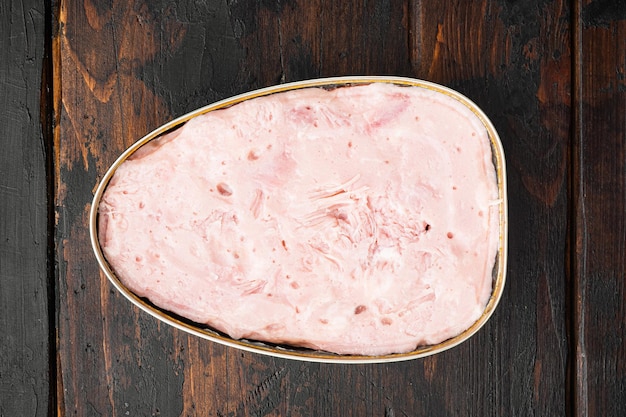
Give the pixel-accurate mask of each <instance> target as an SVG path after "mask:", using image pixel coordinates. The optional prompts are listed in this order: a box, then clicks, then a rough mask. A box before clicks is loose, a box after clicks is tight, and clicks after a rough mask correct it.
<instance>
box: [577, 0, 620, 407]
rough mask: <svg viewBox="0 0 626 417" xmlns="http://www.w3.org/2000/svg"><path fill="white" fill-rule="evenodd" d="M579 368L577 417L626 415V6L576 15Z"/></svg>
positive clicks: (608, 4) (607, 5) (608, 5)
mask: <svg viewBox="0 0 626 417" xmlns="http://www.w3.org/2000/svg"><path fill="white" fill-rule="evenodd" d="M576 15H577V22H578V23H577V26H576V43H575V47H576V50H577V59H576V73H577V80H576V85H575V88H576V91H575V97H576V102H577V107H576V109H575V110H576V112H575V113H576V135H575V137H574V142H573V143H574V150H575V152H574V155H573V156H574V160H573V166H574V168H575V171H574V172H575V176H574V181H573V184H572V185H573V191H574V192H573V207H574V209H575V212H574V215H575V216H576V222H575V224H574V226H575V228H574V230H573V232H574V236H573V242H575V244H574V245H573V246H572V248H573V253H572V257H573V261H574V262H573V265H574V268H573V274H572V279H573V284H574V286H573V290H574V294H573V311H572V320H573V323H574V328H573V330H574V334H573V340H575V345H574V346H575V350H574V352H573V358H572V359H573V362H574V365H573V369H574V370H575V373H576V376H577V377H576V381H575V390H574V410H575V415H577V416H587V415H590V416H594V415H595V416H623V415H625V414H626V342H625V337H626V326H625V323H626V288H625V283H626V3H624V2H619V1H594V2H589V1H581V2H578V3H577V8H576Z"/></svg>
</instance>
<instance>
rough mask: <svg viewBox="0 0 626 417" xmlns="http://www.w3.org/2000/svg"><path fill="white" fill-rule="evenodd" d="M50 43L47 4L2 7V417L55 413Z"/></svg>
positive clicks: (35, 1) (19, 3) (6, 4)
mask: <svg viewBox="0 0 626 417" xmlns="http://www.w3.org/2000/svg"><path fill="white" fill-rule="evenodd" d="M45 37H46V10H45V7H44V4H43V2H41V1H38V0H30V1H29V0H27V1H17V0H9V1H3V2H2V4H1V5H0V42H2V47H0V416H46V415H49V411H50V410H51V408H50V409H49V407H54V404H53V403H52V402H51V401H50V399H49V395H48V393H49V387H50V385H49V384H50V380H49V376H50V368H49V363H50V362H49V359H50V357H49V353H50V349H49V348H50V346H51V344H50V341H51V338H50V333H49V325H51V323H53V319H52V318H53V317H54V311H49V308H54V305H55V304H54V301H51V300H54V294H53V293H52V292H50V293H49V287H48V283H49V282H50V283H51V282H52V281H53V280H54V276H53V275H52V274H49V273H48V271H49V269H48V266H49V265H48V246H49V244H50V243H52V242H51V240H49V238H48V236H49V233H48V231H49V223H48V213H49V211H50V210H49V207H48V199H47V191H48V181H47V179H46V178H47V177H46V171H47V167H48V163H47V161H46V158H47V155H48V154H49V152H48V150H47V148H48V144H47V142H46V140H45V139H46V136H45V135H44V129H42V128H41V124H40V123H41V119H42V114H41V112H40V104H41V91H42V90H41V87H42V68H43V61H44V51H45V48H44V43H45ZM49 278H50V279H49ZM52 326H54V324H52ZM52 346H54V340H53V339H52ZM52 354H53V355H54V353H52Z"/></svg>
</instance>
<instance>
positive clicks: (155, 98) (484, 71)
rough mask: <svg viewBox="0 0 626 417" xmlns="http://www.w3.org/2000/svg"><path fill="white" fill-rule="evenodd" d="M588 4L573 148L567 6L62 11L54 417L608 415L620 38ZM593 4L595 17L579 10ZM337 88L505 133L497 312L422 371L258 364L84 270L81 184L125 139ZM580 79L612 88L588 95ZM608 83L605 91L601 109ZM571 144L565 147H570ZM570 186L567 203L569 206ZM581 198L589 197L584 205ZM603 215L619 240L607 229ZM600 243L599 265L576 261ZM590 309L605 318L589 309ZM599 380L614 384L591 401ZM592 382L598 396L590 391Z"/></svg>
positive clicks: (385, 0)
mask: <svg viewBox="0 0 626 417" xmlns="http://www.w3.org/2000/svg"><path fill="white" fill-rule="evenodd" d="M599 3H603V2H600V1H598V2H593V3H590V4H589V7H590V8H587V9H584V8H581V9H583V10H587V12H585V13H588V14H586V15H584V16H586V20H584V19H581V20H580V21H581V22H582V21H586V22H596V23H594V24H593V25H592V24H591V23H587V24H585V28H584V29H583V30H582V33H583V37H582V42H581V44H582V45H585V46H584V48H582V49H583V51H585V53H584V54H583V56H585V57H587V58H586V59H588V60H589V61H588V63H587V64H584V65H582V66H581V67H580V68H581V70H582V73H583V74H585V73H588V74H589V77H590V78H591V82H588V81H585V86H586V87H585V89H583V91H584V92H585V94H584V96H585V97H586V98H585V102H584V105H583V107H582V111H581V114H580V115H579V118H580V120H581V122H580V124H581V125H584V126H585V129H586V130H584V132H585V133H584V134H583V135H581V136H580V137H578V136H576V132H572V131H571V126H572V124H571V121H572V119H571V114H572V108H573V105H572V95H571V91H572V72H571V68H572V66H573V65H572V62H573V61H572V59H573V57H572V51H571V48H570V46H571V44H572V38H571V31H572V30H573V29H572V27H571V22H572V21H574V22H576V21H578V20H576V15H573V14H572V13H573V11H572V10H570V6H569V3H568V2H566V1H559V0H535V1H526V2H510V1H506V0H491V1H487V0H480V1H472V2H465V1H458V0H442V1H438V2H426V1H417V0H412V1H409V0H406V1H403V2H391V1H389V0H366V1H361V2H356V1H342V2H329V1H324V0H311V1H308V2H305V1H298V0H283V1H271V0H258V1H247V0H229V1H226V0H207V1H192V0H182V1H178V2H171V1H166V0H158V1H147V0H131V1H122V0H60V1H59V2H58V20H59V23H60V25H59V32H58V34H57V37H56V38H55V45H57V48H58V50H57V61H56V62H57V65H56V66H55V82H56V88H55V93H54V94H55V96H54V99H55V105H56V109H57V117H58V119H59V124H58V127H57V131H56V132H55V151H56V153H55V158H56V159H55V167H56V175H55V177H56V178H57V183H56V187H55V199H56V215H57V217H58V224H57V227H56V236H55V240H56V243H57V252H56V254H57V258H58V288H59V302H58V308H59V311H58V315H59V316H58V334H59V341H58V343H59V369H60V373H59V375H60V378H59V381H58V384H59V386H58V392H59V393H60V394H59V410H58V413H59V415H84V416H92V415H107V416H124V415H163V416H166V415H167V416H195V415H201V416H308V415H316V416H337V415H342V416H343V415H346V416H347V415H354V416H380V415H384V416H387V417H393V416H413V415H433V416H440V415H441V416H443V415H446V416H465V415H474V416H502V415H509V416H527V415H550V416H561V415H566V413H567V412H568V411H569V412H570V414H571V413H572V412H580V413H581V414H579V415H586V414H585V412H584V410H590V411H598V412H599V411H607V412H609V413H610V412H612V411H615V410H617V406H615V405H614V406H612V407H613V408H610V407H611V406H610V405H609V406H606V404H607V402H606V401H605V400H606V399H607V398H608V397H606V396H607V395H609V394H610V395H615V396H617V398H621V399H623V398H624V396H623V395H624V394H623V392H624V388H623V387H624V383H623V378H624V363H623V360H622V359H619V358H620V356H619V355H621V357H622V358H623V357H624V355H623V353H624V351H623V349H624V348H623V344H620V343H621V340H622V337H623V333H622V334H620V333H619V332H618V333H615V326H616V323H617V322H619V318H620V317H623V308H624V307H623V305H624V303H623V297H624V292H623V271H624V268H623V267H624V264H623V262H624V261H623V257H621V258H620V257H619V256H618V255H619V250H620V248H621V250H622V252H623V248H624V228H623V227H622V226H623V225H624V223H623V216H622V217H620V213H622V215H623V211H624V194H623V185H624V183H623V180H624V165H623V160H624V158H623V153H624V143H623V135H624V130H623V129H624V113H623V111H622V112H621V113H620V112H619V109H620V108H621V109H623V108H624V102H623V100H624V99H623V93H620V91H622V92H623V80H624V71H623V66H624V56H623V51H624V50H625V49H626V48H624V47H623V46H624V45H623V39H624V34H623V25H622V22H623V20H619V19H618V20H615V16H616V14H617V15H619V13H620V12H619V10H621V9H619V7H618V10H617V11H615V10H611V9H610V7H609V6H611V4H610V3H608V2H604V3H603V4H605V7H600V6H601V5H600V4H599ZM607 4H608V6H606V5H607ZM593 5H595V6H593ZM592 6H593V7H596V9H600V11H596V12H594V13H592V12H591V11H589V10H593V7H592ZM607 10H608V11H607ZM607 27H608V29H607ZM620 39H622V41H621V42H622V43H621V44H619V43H618V41H619V40H620ZM585 42H588V43H587V44H585ZM616 43H617V46H616ZM598 45H600V46H601V48H599V49H597V50H596V49H594V48H595V46H598ZM611 45H613V46H611ZM620 47H621V49H619V48H620ZM604 51H609V52H604ZM610 51H612V52H610ZM575 52H576V51H575ZM604 53H607V54H608V55H607V56H606V57H605V56H602V57H601V58H598V54H604ZM620 54H621V55H620ZM576 56H577V55H576ZM604 61H606V62H608V63H607V64H603V65H606V66H602V67H601V68H599V69H598V68H596V67H595V66H596V65H598V62H604ZM611 68H613V69H615V68H617V70H615V71H614V72H610V71H611ZM620 68H621V69H620ZM602 69H603V70H604V71H605V72H598V71H599V70H602ZM620 71H621V72H620ZM350 74H369V75H381V74H390V75H406V76H412V77H416V78H422V79H426V80H430V81H435V82H439V83H442V84H445V85H448V86H450V87H452V88H455V89H457V90H459V91H461V92H462V93H464V94H466V95H467V96H468V97H470V98H471V99H472V100H474V101H475V102H476V103H477V104H478V105H479V106H480V107H481V108H483V110H485V112H486V113H487V114H488V116H489V117H490V118H491V119H492V121H493V122H494V124H495V126H496V128H497V129H498V131H499V132H500V135H501V137H502V141H503V144H504V148H505V153H506V156H507V162H508V166H509V175H508V181H509V196H510V199H509V204H510V213H509V214H510V256H509V270H508V280H507V286H506V290H505V294H504V298H503V300H502V303H501V305H500V307H498V309H497V311H496V313H495V315H494V316H493V318H492V319H491V320H490V322H489V323H488V324H487V325H486V326H485V328H483V329H482V330H481V331H480V332H479V333H478V334H477V335H476V336H474V337H473V338H472V339H470V340H469V341H468V342H466V343H464V344H463V345H461V346H459V347H457V348H454V349H452V350H450V351H448V352H445V353H442V354H440V355H437V356H435V357H431V358H427V359H423V360H415V361H410V362H406V363H397V364H388V365H384V366H379V365H356V366H355V365H327V364H308V363H300V362H294V361H289V360H282V359H274V358H269V357H264V356H259V355H256V354H250V353H242V352H240V351H237V350H234V349H231V348H226V347H223V346H220V345H217V344H213V343H210V342H207V341H203V340H199V339H197V338H195V337H191V336H188V335H187V334H185V333H182V332H180V331H177V330H175V329H172V328H170V327H168V326H165V325H162V324H160V323H159V322H158V321H156V320H155V319H153V318H151V317H149V316H148V315H146V314H145V313H142V312H140V311H139V310H138V309H136V308H134V307H132V306H131V305H130V303H128V302H127V301H126V300H125V299H124V298H123V297H122V296H120V295H119V294H118V293H117V292H116V291H115V290H114V289H113V287H112V286H111V285H110V284H109V283H108V282H107V281H106V278H105V277H104V276H103V275H102V274H100V273H99V271H98V268H97V265H96V262H95V259H94V257H93V255H92V254H91V249H90V247H89V244H88V236H87V229H86V223H87V212H88V209H89V205H90V202H91V198H92V193H93V190H94V187H95V185H96V183H97V181H98V179H99V178H100V177H101V176H102V175H103V174H104V172H105V171H106V169H107V168H108V166H109V165H110V164H111V163H112V162H113V161H114V160H115V158H117V156H118V155H119V153H120V152H122V151H123V150H124V149H125V148H126V147H127V146H129V145H130V144H131V143H132V142H134V141H135V140H136V139H138V138H139V137H141V136H143V135H144V134H145V133H147V132H149V131H150V130H152V129H153V128H155V127H157V126H159V125H161V124H163V123H165V122H166V121H168V120H170V119H171V118H173V117H175V116H179V115H181V114H183V113H185V112H188V111H190V110H193V109H195V108H197V107H200V106H202V105H204V104H207V103H210V102H212V101H215V100H218V99H221V98H225V97H228V96H231V95H234V94H237V93H241V92H244V91H248V90H250V89H254V88H258V87H265V86H268V85H272V84H276V83H280V82H287V81H295V80H300V79H305V78H312V77H318V76H332V75H350ZM597 74H605V75H603V76H602V77H607V78H598V79H595V78H593V77H595V76H597ZM620 77H621V78H620ZM608 86H612V90H610V91H605V90H604V89H606V88H608ZM577 88H578V87H577ZM620 89H622V90H620ZM619 94H622V95H619ZM620 106H621V107H620ZM607 114H608V115H609V116H606V115H607ZM607 117H609V119H608V120H610V121H611V122H610V123H606V122H607V119H606V118H607ZM597 129H604V130H601V131H602V132H603V133H604V135H603V137H604V138H607V139H606V141H607V142H606V143H604V142H602V144H603V146H607V148H602V147H601V146H599V144H600V142H599V140H600V139H599V138H598V137H597V136H596V135H594V133H593V132H596V131H597ZM572 137H578V142H575V143H574V150H572V149H570V139H571V138H572ZM615 154H617V155H621V159H620V157H617V158H615V157H614V156H611V155H615ZM570 155H578V158H570ZM579 160H580V161H581V162H580V166H579V168H580V170H579V168H577V167H578V165H577V164H578V163H579ZM620 161H621V165H620ZM577 173H580V175H581V182H580V183H578V182H576V181H577V178H578V177H577ZM568 180H569V181H570V185H571V182H572V181H573V182H576V184H579V185H580V187H579V188H575V187H574V186H572V187H570V188H568ZM568 190H574V191H572V192H573V194H574V196H575V197H576V196H577V197H579V198H582V199H584V201H585V203H586V205H585V206H584V207H582V206H580V205H579V206H577V207H578V208H577V210H578V211H577V212H576V213H577V214H584V215H585V218H586V219H587V220H586V221H587V222H589V223H584V226H585V227H584V228H581V227H580V225H579V226H577V235H576V236H577V237H580V241H581V242H582V243H581V244H580V245H578V243H576V246H575V247H576V250H577V251H578V253H579V254H580V255H581V259H584V260H587V261H585V263H580V264H577V265H578V267H577V268H573V269H571V271H574V275H571V274H570V276H569V277H567V276H566V272H567V271H568V270H570V266H569V264H567V263H566V262H567V261H568V260H569V261H570V262H574V261H573V260H572V259H569V258H568V257H567V256H566V253H567V252H566V249H567V248H566V245H567V238H568V221H569V220H570V219H571V218H572V217H570V216H571V213H570V211H569V208H570V205H569V200H568V198H569V196H570V194H569V192H568ZM576 190H578V191H576ZM611 190H618V192H617V193H615V192H612V191H611ZM619 190H622V191H619ZM587 195H589V196H593V197H595V199H594V200H593V202H594V203H593V204H592V203H588V202H587V201H588V200H587V197H586V196H587ZM583 208H584V210H583ZM619 210H621V212H620V211H619ZM607 211H608V212H610V213H611V214H609V216H613V217H610V219H611V221H612V223H610V224H613V225H617V227H608V226H607V225H606V224H605V223H603V222H602V219H603V218H604V217H603V216H605V215H606V214H605V213H606V212H607ZM592 217H593V218H592ZM573 218H574V219H576V217H575V215H574V217H573ZM577 242H578V241H577ZM570 243H571V242H570ZM611 245H613V246H611ZM620 245H621V246H620ZM598 247H600V248H602V249H603V251H604V253H606V255H603V256H601V257H596V258H593V259H592V256H595V255H597V253H596V251H597V248H598ZM616 248H617V249H616ZM616 250H617V251H616ZM611 255H612V256H611ZM620 262H621V263H620ZM620 268H621V269H620ZM620 274H621V275H620ZM591 277H594V279H593V280H592V279H591ZM596 277H600V278H597V279H595V278H596ZM568 279H569V281H568ZM577 279H579V280H580V285H579V286H577V287H576V288H578V289H579V290H580V294H581V296H583V297H584V299H583V300H582V301H581V303H579V304H577V306H578V308H579V310H578V312H579V316H580V317H581V318H582V319H583V320H582V321H581V326H583V327H582V328H581V329H579V331H580V335H581V336H586V338H585V340H584V341H581V343H580V344H578V345H576V342H574V343H573V344H574V345H576V346H578V349H579V350H578V352H579V353H584V354H585V355H587V356H585V357H586V358H587V359H586V360H587V362H584V365H585V366H584V367H583V368H581V369H582V370H583V371H584V372H587V374H589V375H592V376H593V377H594V378H596V379H594V380H593V381H584V380H583V382H582V383H579V382H578V381H580V378H581V377H582V374H581V373H580V372H579V370H578V369H570V373H569V374H568V372H567V366H568V363H571V362H568V355H569V354H570V352H569V346H570V345H569V341H571V340H572V339H571V338H572V337H575V336H574V333H575V332H569V333H568V317H570V318H571V316H568V310H567V308H568V306H569V304H567V303H566V301H567V296H568V295H571V292H569V290H568V287H567V285H568V284H572V280H574V281H575V282H576V280H577ZM592 281H593V285H592V284H591V283H592ZM601 299H605V300H608V301H607V305H606V306H602V308H600V307H597V305H598V301H600V300H601ZM591 301H593V302H591ZM570 307H573V306H570ZM620 309H621V310H620ZM620 314H621V315H620ZM583 316H584V317H583ZM609 316H610V317H609ZM607 319H610V320H613V321H612V322H611V321H608V322H607V321H606V320H607ZM617 326H619V324H618V325H617ZM570 328H572V326H570ZM618 328H619V327H618ZM621 331H622V332H623V326H622V327H621ZM597 336H602V337H604V338H606V340H609V341H610V344H609V345H608V346H605V345H603V344H601V343H600V342H598V341H597V340H598V339H596V337H597ZM568 337H569V338H570V339H569V341H568ZM589 355H591V356H589ZM591 357H593V362H589V361H591V359H589V358H591ZM578 363H579V364H582V363H583V361H582V359H581V361H580V362H578ZM603 363H609V365H610V366H609V367H606V368H605V367H603V365H602V364H603ZM568 375H569V376H568ZM566 378H569V379H566ZM611 378H614V379H615V380H616V381H617V382H619V381H622V382H621V383H618V384H613V385H609V384H608V383H606V385H602V382H603V381H606V380H610V379H611ZM620 378H621V379H620ZM598 384H599V386H602V387H603V388H605V390H603V391H600V390H598V391H596V389H595V386H596V385H598ZM620 384H621V385H620ZM570 387H571V388H574V387H576V388H575V391H576V392H577V393H578V394H576V398H577V399H578V403H577V406H576V407H575V408H573V409H569V410H566V400H568V399H569V397H568V395H567V390H568V389H569V388H570ZM607 393H608V394H607ZM583 394H584V395H583ZM620 396H621V397H620ZM622 403H623V401H622ZM585 407H586V408H585ZM590 414H591V415H593V414H595V413H590ZM613 415H617V414H613Z"/></svg>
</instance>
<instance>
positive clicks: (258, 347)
mask: <svg viewBox="0 0 626 417" xmlns="http://www.w3.org/2000/svg"><path fill="white" fill-rule="evenodd" d="M371 83H389V84H396V85H401V86H414V87H421V88H425V89H429V90H433V91H435V92H438V93H441V94H444V95H447V96H449V97H452V98H454V99H455V100H457V101H459V102H460V103H462V104H463V105H464V106H466V107H467V108H468V109H470V110H471V112H473V113H474V115H475V116H476V117H477V118H478V119H479V120H480V121H481V122H482V124H483V125H484V127H485V129H486V131H487V133H488V136H489V139H490V142H491V149H492V155H493V164H494V167H495V171H496V176H497V186H498V197H499V198H498V202H497V210H498V213H499V223H498V227H499V245H498V252H497V255H496V260H495V265H494V266H493V271H492V277H493V285H492V293H491V297H490V299H489V301H488V303H487V305H486V307H485V309H484V311H483V313H482V315H481V316H480V317H479V319H478V320H477V321H476V322H474V323H473V324H472V325H471V326H470V327H469V328H467V329H466V330H465V331H464V332H462V333H461V334H459V335H458V336H455V337H452V338H450V339H448V340H445V341H444V342H441V343H438V344H436V345H430V346H420V347H418V348H417V349H415V350H413V351H410V352H407V353H399V354H389V355H381V356H362V355H339V354H333V353H328V352H324V351H316V350H310V349H303V348H297V347H290V346H284V345H272V344H269V343H263V342H257V341H252V340H236V339H233V338H230V337H228V336H227V335H225V334H223V333H221V332H218V331H215V330H212V329H211V328H209V327H208V326H206V325H201V324H197V323H194V322H191V321H189V320H186V319H184V318H181V317H179V316H177V315H176V314H173V313H171V312H168V311H166V310H163V309H161V308H158V307H156V306H155V305H153V304H152V303H151V302H150V301H148V300H146V299H144V298H141V297H138V296H137V295H135V294H134V293H133V292H132V291H130V290H129V289H128V288H127V287H126V286H125V285H124V284H123V283H122V281H120V279H119V278H118V277H117V276H116V274H115V272H114V271H113V269H112V268H111V266H110V265H109V263H108V262H107V259H106V257H105V256H104V254H103V251H102V248H101V245H100V241H99V237H98V208H99V206H100V202H101V199H102V196H103V193H104V191H105V189H106V187H107V185H108V184H109V181H110V180H111V178H112V177H113V175H114V174H115V172H116V170H117V169H118V167H119V166H120V165H121V164H122V163H123V162H124V161H125V160H126V159H128V158H129V157H130V156H131V155H132V154H133V153H135V152H136V151H137V150H138V149H140V148H141V147H142V146H143V145H145V144H146V143H148V142H150V141H151V140H153V139H155V138H158V137H160V136H162V135H163V134H165V133H167V132H170V131H172V130H174V129H176V128H178V127H180V126H182V125H183V124H184V123H186V122H187V121H189V120H190V119H192V118H194V117H197V116H199V115H202V114H205V113H208V112H212V111H215V110H219V109H223V108H227V107H230V106H233V105H235V104H237V103H240V102H243V101H246V100H250V99H253V98H256V97H261V96H267V95H271V94H275V93H280V92H285V91H289V90H297V89H303V88H310V87H323V88H334V87H343V86H353V85H364V84H371ZM89 232H90V238H91V244H92V247H93V250H94V253H95V256H96V259H97V261H98V263H99V265H100V268H101V270H102V271H103V272H104V274H105V275H106V276H107V278H108V279H109V281H110V282H111V283H112V284H113V286H115V287H116V288H117V290H119V291H120V292H121V293H122V294H123V295H124V296H125V297H126V298H127V299H128V300H129V301H130V302H132V303H133V304H135V305H136V306H137V307H139V308H140V309H142V310H144V311H145V312H147V313H148V314H150V315H152V316H154V317H156V318H157V319H158V320H160V321H162V322H165V323H167V324H169V325H171V326H174V327H175V328H178V329H180V330H183V331H185V332H188V333H190V334H193V335H195V336H198V337H201V338H204V339H208V340H210V341H213V342H216V343H220V344H223V345H226V346H230V347H234V348H237V349H242V350H245V351H249V352H256V353H260V354H265V355H271V356H275V357H280V358H287V359H295V360H302V361H309V362H326V363H385V362H396V361H404V360H410V359H415V358H421V357H425V356H429V355H433V354H435V353H438V352H442V351H444V350H447V349H450V348H452V347H454V346H456V345H458V344H460V343H462V342H464V341H465V340H467V339H468V338H470V337H471V336H472V335H473V334H475V333H476V332H477V331H478V330H479V329H480V328H481V327H482V326H483V325H484V324H485V323H486V322H487V320H488V319H489V318H490V317H491V315H492V314H493V312H494V310H495V308H496V306H497V305H498V302H499V301H500V298H501V296H502V293H503V289H504V283H505V276H506V264H507V232H508V228H507V190H506V169H505V159H504V152H503V149H502V144H501V142H500V138H499V136H498V134H497V132H496V130H495V128H494V126H493V125H492V123H491V122H490V121H489V119H488V118H487V116H486V115H485V114H484V113H483V111H482V110H480V109H479V108H478V107H477V106H476V105H475V104H474V103H473V102H472V101H470V100H469V99H468V98H466V97H465V96H463V95H461V94H460V93H458V92H456V91H454V90H451V89H449V88H446V87H443V86H441V85H438V84H434V83H430V82H426V81H422V80H416V79H411V78H402V77H385V76H382V77H377V76H363V77H361V76H352V77H335V78H321V79H313V80H308V81H301V82H294V83H288V84H282V85H277V86H273V87H268V88H263V89H259V90H255V91H252V92H249V93H245V94H241V95H238V96H235V97H232V98H228V99H225V100H221V101H218V102H216V103H213V104H210V105H208V106H205V107H202V108H200V109H197V110H195V111H193V112H190V113H188V114H186V115H184V116H181V117H179V118H177V119H175V120H172V121H170V122H169V123H166V124H164V125H162V126H160V127H159V128H157V129H155V130H154V131H152V132H150V133H149V134H147V135H146V136H144V137H143V138H141V139H139V140H138V141H137V142H136V143H134V144H133V145H132V146H131V147H129V148H128V149H127V150H126V151H125V152H123V153H122V154H121V155H120V156H119V158H118V159H117V160H116V161H115V162H114V163H113V165H112V166H111V167H110V168H109V170H108V171H107V172H106V173H105V174H104V176H103V177H102V179H101V181H100V183H99V185H98V187H97V189H96V191H95V195H94V198H93V203H92V205H91V210H90V213H89Z"/></svg>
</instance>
